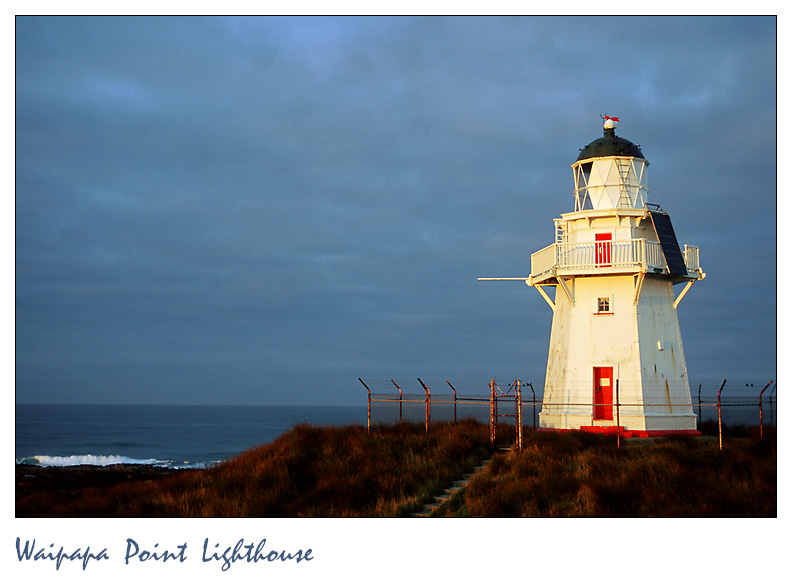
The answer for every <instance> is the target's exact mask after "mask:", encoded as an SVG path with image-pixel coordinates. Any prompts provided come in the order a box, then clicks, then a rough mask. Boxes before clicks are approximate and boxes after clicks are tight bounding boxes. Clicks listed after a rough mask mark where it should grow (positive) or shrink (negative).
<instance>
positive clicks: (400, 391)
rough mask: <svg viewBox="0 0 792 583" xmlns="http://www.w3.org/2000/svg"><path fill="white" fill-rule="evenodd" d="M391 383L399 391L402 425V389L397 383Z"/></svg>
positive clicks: (400, 420)
mask: <svg viewBox="0 0 792 583" xmlns="http://www.w3.org/2000/svg"><path fill="white" fill-rule="evenodd" d="M391 382H392V383H393V384H394V385H395V386H396V388H397V389H399V423H401V422H402V390H401V387H400V386H399V385H397V384H396V381H394V380H393V379H391Z"/></svg>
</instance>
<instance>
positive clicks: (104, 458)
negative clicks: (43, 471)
mask: <svg viewBox="0 0 792 583" xmlns="http://www.w3.org/2000/svg"><path fill="white" fill-rule="evenodd" d="M17 463H18V464H33V465H37V466H112V465H114V464H146V465H152V466H164V465H168V464H169V463H170V462H167V461H162V460H157V459H147V460H140V459H135V458H129V457H125V456H121V455H90V454H89V455H69V456H53V455H34V456H30V457H27V458H22V459H17Z"/></svg>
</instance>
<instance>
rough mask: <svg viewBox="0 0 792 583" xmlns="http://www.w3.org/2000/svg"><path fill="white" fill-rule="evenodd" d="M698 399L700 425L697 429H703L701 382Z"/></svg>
mask: <svg viewBox="0 0 792 583" xmlns="http://www.w3.org/2000/svg"><path fill="white" fill-rule="evenodd" d="M698 401H699V416H698V426H697V427H696V429H698V430H701V385H700V384H699V395H698Z"/></svg>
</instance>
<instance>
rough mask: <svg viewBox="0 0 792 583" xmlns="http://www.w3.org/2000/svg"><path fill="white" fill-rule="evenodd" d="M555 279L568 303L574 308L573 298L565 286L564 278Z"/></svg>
mask: <svg viewBox="0 0 792 583" xmlns="http://www.w3.org/2000/svg"><path fill="white" fill-rule="evenodd" d="M556 279H557V280H558V283H559V284H560V285H561V289H562V290H564V293H565V294H566V297H567V299H568V300H569V303H570V304H572V305H573V306H574V305H575V296H574V295H573V294H572V292H571V291H570V290H569V288H568V287H567V284H566V282H565V281H564V278H562V277H560V276H559V277H556Z"/></svg>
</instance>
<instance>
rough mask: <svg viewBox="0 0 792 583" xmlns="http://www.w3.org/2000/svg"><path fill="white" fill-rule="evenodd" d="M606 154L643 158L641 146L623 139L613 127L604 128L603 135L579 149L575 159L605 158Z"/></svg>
mask: <svg viewBox="0 0 792 583" xmlns="http://www.w3.org/2000/svg"><path fill="white" fill-rule="evenodd" d="M606 156H631V157H633V158H642V159H644V160H646V158H644V155H643V153H642V152H641V148H639V147H638V146H636V145H635V144H633V143H632V142H631V141H630V140H625V139H624V138H620V137H619V136H617V135H616V132H614V131H613V128H605V135H604V136H603V137H601V138H598V139H596V140H594V141H593V142H591V143H590V144H589V145H587V146H586V147H585V148H583V149H582V150H580V155H579V156H578V157H577V160H576V161H579V160H585V159H587V158H605V157H606Z"/></svg>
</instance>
